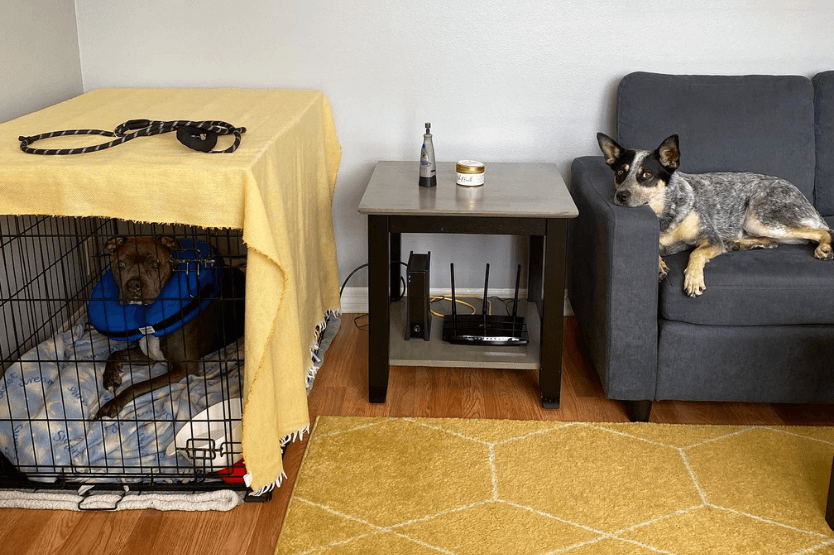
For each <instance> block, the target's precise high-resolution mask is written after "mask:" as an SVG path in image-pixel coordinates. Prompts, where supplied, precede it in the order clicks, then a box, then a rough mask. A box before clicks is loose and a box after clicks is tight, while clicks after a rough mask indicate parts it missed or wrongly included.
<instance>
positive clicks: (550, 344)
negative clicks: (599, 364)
mask: <svg viewBox="0 0 834 555" xmlns="http://www.w3.org/2000/svg"><path fill="white" fill-rule="evenodd" d="M566 236H567V221H566V220H564V219H548V220H547V236H546V237H545V263H544V300H543V304H544V309H543V310H542V315H541V318H542V336H541V369H540V370H539V384H540V386H541V396H542V407H544V408H546V409H558V408H559V402H560V395H561V388H562V340H563V331H564V325H565V321H564V313H565V258H566V256H565V254H566Z"/></svg>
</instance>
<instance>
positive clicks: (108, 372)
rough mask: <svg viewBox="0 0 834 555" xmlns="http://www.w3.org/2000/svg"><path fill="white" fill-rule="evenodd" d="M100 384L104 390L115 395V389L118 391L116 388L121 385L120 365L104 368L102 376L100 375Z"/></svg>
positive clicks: (109, 365)
mask: <svg viewBox="0 0 834 555" xmlns="http://www.w3.org/2000/svg"><path fill="white" fill-rule="evenodd" d="M101 383H102V385H103V386H104V389H106V390H107V391H109V392H110V393H113V394H115V393H116V389H118V387H119V386H120V385H122V365H121V364H108V365H107V366H106V367H105V368H104V374H103V375H102V378H101Z"/></svg>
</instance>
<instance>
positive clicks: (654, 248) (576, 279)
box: [568, 71, 834, 420]
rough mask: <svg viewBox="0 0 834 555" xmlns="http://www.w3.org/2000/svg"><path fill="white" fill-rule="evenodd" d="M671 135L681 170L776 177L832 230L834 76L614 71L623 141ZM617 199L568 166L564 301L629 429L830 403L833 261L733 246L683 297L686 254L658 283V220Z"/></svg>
mask: <svg viewBox="0 0 834 555" xmlns="http://www.w3.org/2000/svg"><path fill="white" fill-rule="evenodd" d="M602 131H605V130H602ZM675 133H676V134H678V135H679V136H680V150H681V167H680V171H682V172H686V173H699V172H709V171H752V172H758V173H762V174H767V175H776V176H779V177H782V178H784V179H787V180H789V181H790V182H792V183H793V184H794V185H796V186H797V187H798V188H799V189H800V190H801V191H802V192H803V193H804V194H805V195H806V196H807V197H808V198H809V199H810V200H811V201H812V202H813V203H814V205H815V206H816V207H817V209H818V210H819V211H820V213H821V214H822V215H823V216H824V217H825V218H826V220H827V221H828V223H829V225H831V226H832V227H834V71H832V72H826V73H822V74H819V75H817V76H816V77H814V79H813V80H811V79H807V78H805V77H800V76H760V75H754V76H738V77H736V76H682V75H659V74H651V73H633V74H630V75H627V76H626V77H625V78H623V80H622V81H621V82H620V85H619V88H618V91H617V134H616V139H617V141H618V142H619V143H620V144H621V145H623V146H625V147H626V148H643V149H655V148H657V146H658V145H659V144H660V143H661V141H662V140H663V139H665V138H666V137H668V136H669V135H672V134H675ZM588 140H589V141H592V140H593V138H592V137H589V138H588ZM613 192H614V185H613V174H612V172H611V169H610V168H609V167H608V166H606V164H605V163H604V162H603V159H602V156H601V155H600V156H590V157H582V158H577V159H576V160H574V162H573V166H572V185H571V194H572V195H573V198H574V201H575V202H576V205H577V207H578V208H579V217H578V218H576V219H574V220H571V221H570V223H569V238H568V244H569V249H568V251H569V252H568V274H569V275H568V293H569V298H570V302H571V305H572V307H573V311H574V313H575V314H576V317H577V320H578V322H579V325H580V327H581V329H582V333H583V336H584V339H585V342H586V343H587V346H588V348H589V351H590V354H591V358H592V360H593V364H594V366H595V367H596V369H597V372H598V373H599V376H600V378H601V381H602V385H603V387H604V389H605V392H606V395H607V396H608V397H609V398H611V399H621V400H624V401H628V409H629V415H630V417H631V418H632V419H633V420H647V419H648V417H649V411H650V410H651V402H652V401H654V400H665V399H679V400H690V401H745V402H767V403H834V261H820V260H817V259H816V258H814V257H813V254H812V253H813V249H814V247H812V246H811V245H780V246H779V248H777V249H772V250H754V251H745V252H733V253H727V254H724V255H721V256H719V257H718V258H715V259H714V260H712V261H711V262H710V263H709V264H707V266H706V269H705V272H704V275H705V280H706V284H707V289H706V291H705V292H704V294H703V295H702V296H701V297H697V298H690V297H687V296H686V295H685V294H684V293H683V289H682V288H683V270H684V267H685V265H686V261H687V259H688V256H689V251H686V252H683V253H679V254H677V255H673V256H668V257H665V261H666V263H667V265H668V266H669V275H668V277H667V278H666V279H665V280H664V281H663V282H661V283H659V284H658V280H657V257H658V239H659V227H658V220H657V217H656V216H655V215H654V213H653V212H652V211H651V209H650V208H649V207H647V206H645V207H640V208H626V207H620V206H616V205H614V203H613Z"/></svg>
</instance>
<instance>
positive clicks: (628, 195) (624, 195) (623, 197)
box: [615, 190, 631, 204]
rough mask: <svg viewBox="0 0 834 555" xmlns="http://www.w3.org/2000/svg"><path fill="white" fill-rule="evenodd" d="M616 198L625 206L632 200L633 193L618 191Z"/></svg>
mask: <svg viewBox="0 0 834 555" xmlns="http://www.w3.org/2000/svg"><path fill="white" fill-rule="evenodd" d="M615 198H616V199H617V202H619V203H620V204H625V203H626V202H627V201H628V199H629V198H631V192H630V191H627V190H622V191H617V194H616V196H615Z"/></svg>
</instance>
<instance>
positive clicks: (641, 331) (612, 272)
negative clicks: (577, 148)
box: [568, 157, 660, 400]
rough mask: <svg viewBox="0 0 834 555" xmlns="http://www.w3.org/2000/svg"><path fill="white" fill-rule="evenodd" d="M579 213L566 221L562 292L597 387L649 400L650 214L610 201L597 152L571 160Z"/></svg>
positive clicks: (653, 355)
mask: <svg viewBox="0 0 834 555" xmlns="http://www.w3.org/2000/svg"><path fill="white" fill-rule="evenodd" d="M571 169H572V179H571V195H572V196H573V200H574V202H575V203H576V206H577V208H578V209H579V217H577V218H576V219H574V220H571V221H570V222H569V224H568V294H569V297H570V302H571V306H572V307H573V311H574V314H576V318H577V320H578V322H579V325H580V327H581V328H582V331H583V335H584V337H585V340H586V343H587V344H588V347H589V349H590V352H591V358H592V360H593V363H594V366H595V367H596V369H597V372H598V373H599V375H600V378H601V380H602V384H603V387H604V388H605V393H606V395H607V396H608V397H609V398H612V399H624V400H653V399H654V394H655V383H656V377H657V333H658V331H657V330H658V325H657V318H658V314H657V302H658V301H657V295H658V281H657V278H658V242H659V238H660V230H659V225H658V220H657V217H656V216H655V215H654V213H653V212H652V211H651V209H650V208H649V207H648V206H646V207H641V208H626V207H622V206H617V205H615V204H614V202H613V197H614V178H613V174H612V173H611V169H610V168H609V167H608V166H607V165H606V164H605V162H604V161H603V159H602V157H583V158H577V159H575V160H574V162H573V165H572V168H571Z"/></svg>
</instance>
